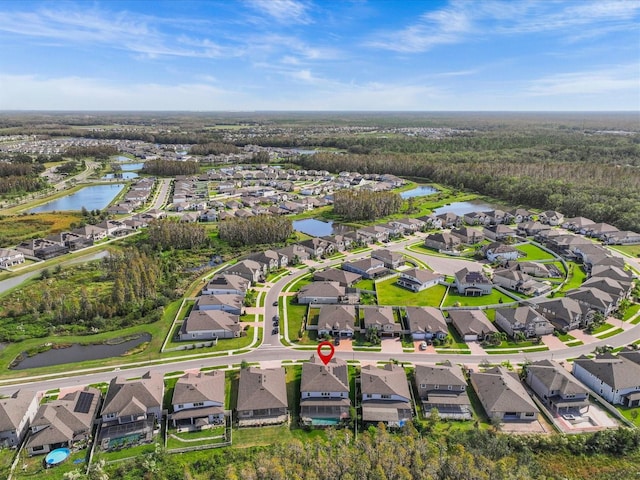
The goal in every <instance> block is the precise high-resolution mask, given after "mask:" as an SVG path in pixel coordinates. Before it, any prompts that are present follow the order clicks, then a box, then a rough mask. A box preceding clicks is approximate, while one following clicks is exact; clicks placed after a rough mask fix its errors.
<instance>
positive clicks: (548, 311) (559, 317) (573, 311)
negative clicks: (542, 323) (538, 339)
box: [535, 297, 593, 333]
mask: <svg viewBox="0 0 640 480" xmlns="http://www.w3.org/2000/svg"><path fill="white" fill-rule="evenodd" d="M535 308H536V309H537V310H538V311H539V312H540V313H542V315H544V316H545V317H546V318H547V319H548V320H549V321H550V322H551V324H552V325H553V326H554V327H555V328H556V329H558V330H560V331H561V332H565V333H566V332H568V331H570V330H573V329H576V328H581V327H582V328H584V327H586V326H587V325H589V324H590V323H591V322H592V320H593V311H592V310H591V309H590V308H589V307H587V306H585V305H583V304H581V303H579V302H578V301H577V300H574V299H572V298H567V297H560V298H552V299H548V300H547V299H545V300H543V301H541V302H538V303H537V304H536V306H535Z"/></svg>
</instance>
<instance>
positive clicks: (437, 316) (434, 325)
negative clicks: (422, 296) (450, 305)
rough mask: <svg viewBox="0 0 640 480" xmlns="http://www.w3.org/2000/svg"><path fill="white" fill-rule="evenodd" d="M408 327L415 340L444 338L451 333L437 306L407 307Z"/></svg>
mask: <svg viewBox="0 0 640 480" xmlns="http://www.w3.org/2000/svg"><path fill="white" fill-rule="evenodd" d="M405 313H406V315H405V320H406V322H407V329H408V330H409V332H410V333H411V337H412V338H413V339H414V340H432V339H438V340H442V339H444V338H446V337H447V335H448V334H449V329H448V328H447V322H446V320H445V318H444V315H443V314H442V311H441V310H440V309H438V308H435V307H405Z"/></svg>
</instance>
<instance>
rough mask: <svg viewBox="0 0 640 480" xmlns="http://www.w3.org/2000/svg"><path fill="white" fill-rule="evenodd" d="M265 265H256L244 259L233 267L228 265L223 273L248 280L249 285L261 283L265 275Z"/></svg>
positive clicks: (253, 261) (254, 262) (256, 263)
mask: <svg viewBox="0 0 640 480" xmlns="http://www.w3.org/2000/svg"><path fill="white" fill-rule="evenodd" d="M267 272H268V269H267V265H265V264H262V263H258V262H256V261H255V260H251V259H246V260H242V261H240V262H238V263H235V264H233V265H229V266H228V267H227V268H226V269H225V273H231V274H233V275H238V276H240V277H242V278H245V279H247V280H249V282H251V283H258V282H260V281H263V280H264V279H265V277H266V275H267Z"/></svg>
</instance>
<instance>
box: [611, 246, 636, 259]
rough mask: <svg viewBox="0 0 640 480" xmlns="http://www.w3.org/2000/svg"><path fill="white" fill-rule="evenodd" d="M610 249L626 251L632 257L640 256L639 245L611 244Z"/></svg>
mask: <svg viewBox="0 0 640 480" xmlns="http://www.w3.org/2000/svg"><path fill="white" fill-rule="evenodd" d="M611 249H612V250H618V251H619V252H622V253H626V254H627V255H630V256H632V257H640V245H612V246H611Z"/></svg>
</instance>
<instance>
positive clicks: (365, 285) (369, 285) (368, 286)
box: [353, 278, 376, 292]
mask: <svg viewBox="0 0 640 480" xmlns="http://www.w3.org/2000/svg"><path fill="white" fill-rule="evenodd" d="M353 287H354V288H359V289H360V290H370V291H372V292H375V290H376V287H375V284H374V282H373V280H371V279H368V278H363V279H362V280H360V281H359V282H356V283H355V284H354V285H353Z"/></svg>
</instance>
